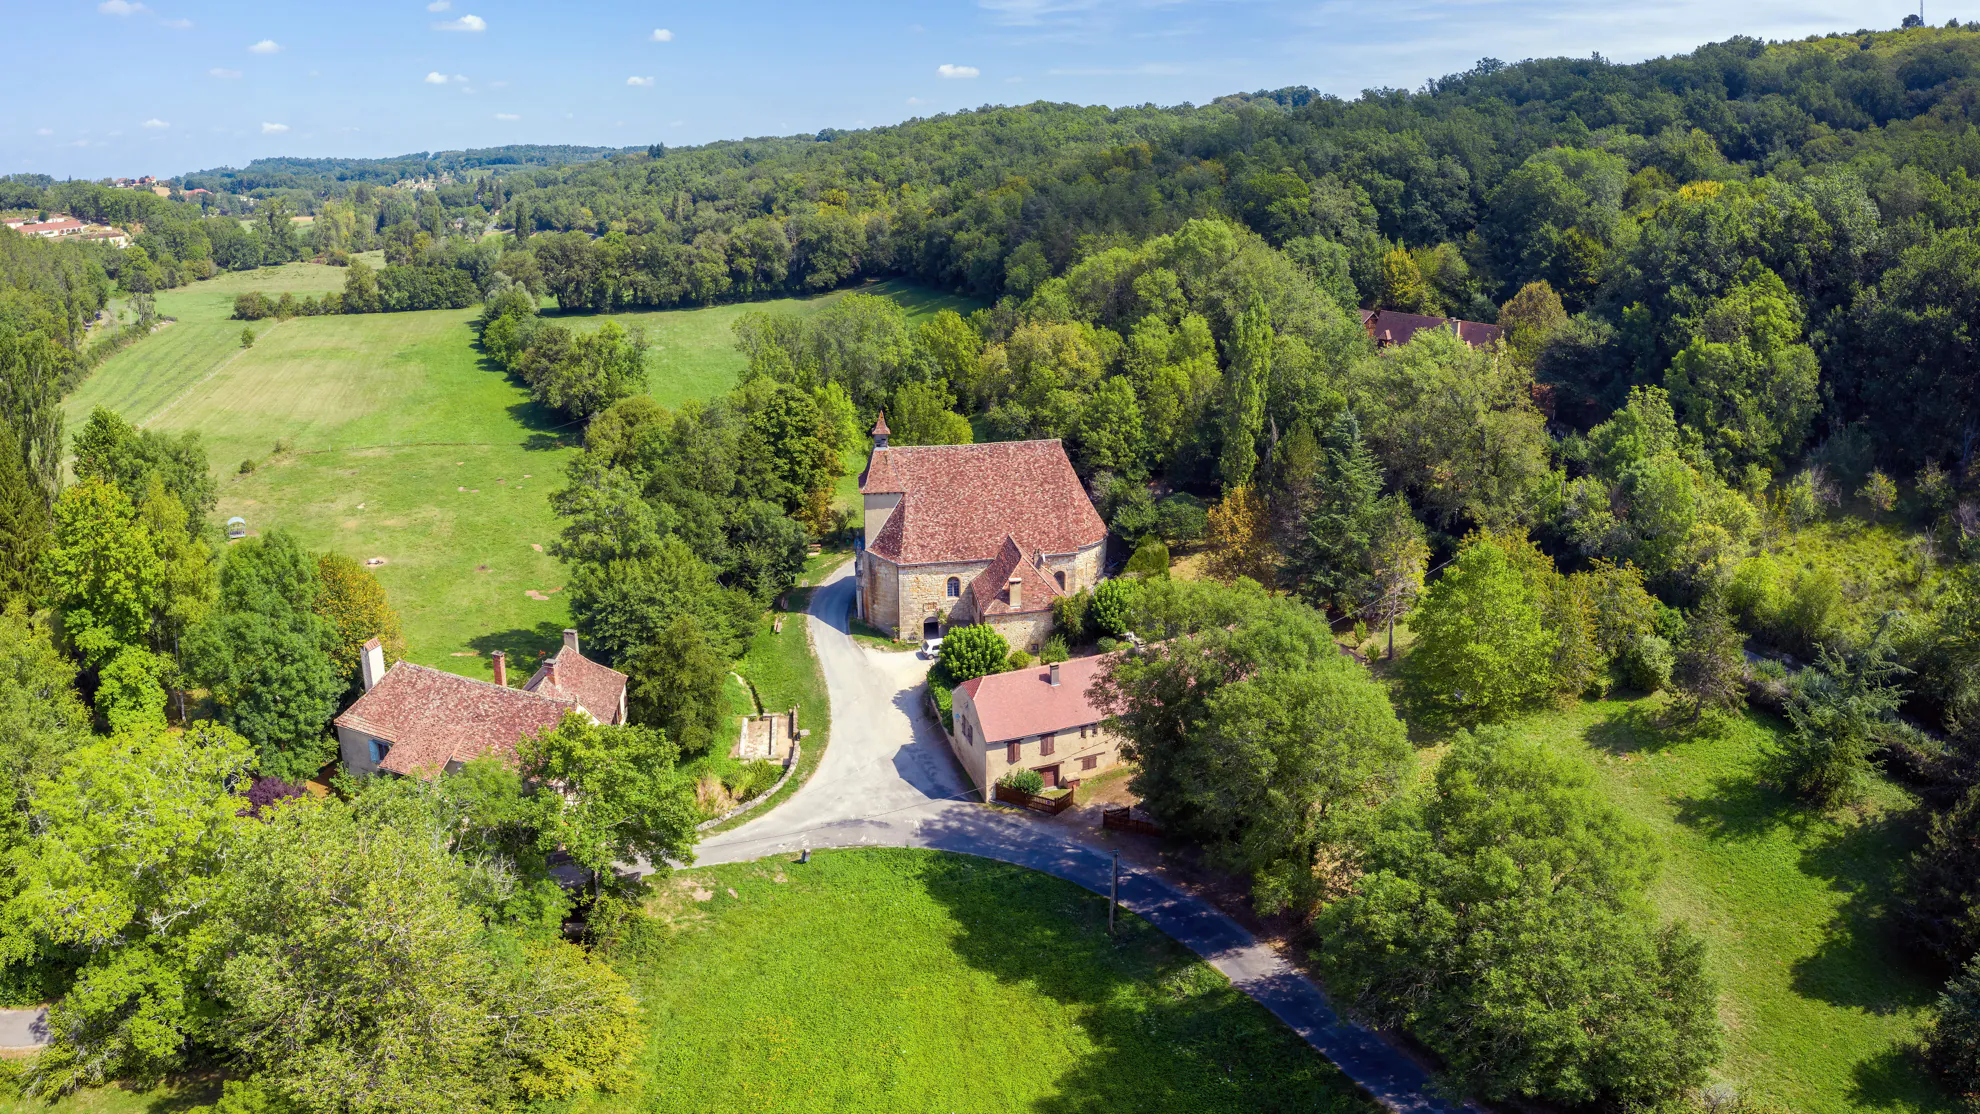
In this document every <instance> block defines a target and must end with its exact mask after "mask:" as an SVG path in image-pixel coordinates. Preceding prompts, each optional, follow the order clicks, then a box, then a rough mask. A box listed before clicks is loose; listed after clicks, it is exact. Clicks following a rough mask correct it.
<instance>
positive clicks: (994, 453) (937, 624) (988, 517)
mask: <svg viewBox="0 0 1980 1114" xmlns="http://www.w3.org/2000/svg"><path fill="white" fill-rule="evenodd" d="M888 435H889V431H888V429H887V417H886V415H885V414H882V415H881V416H880V420H879V421H878V422H877V423H875V425H874V427H873V455H872V458H871V459H870V460H868V462H867V465H866V471H865V472H863V473H861V474H860V477H859V491H860V495H861V496H862V497H863V498H864V500H865V509H866V532H865V543H864V545H863V546H862V547H861V548H860V550H859V553H858V557H857V563H856V565H855V566H854V569H855V584H856V595H855V598H856V601H857V602H856V604H855V606H856V607H857V609H858V613H859V617H860V618H861V619H863V620H864V621H865V622H866V623H868V624H869V625H871V626H874V627H877V628H879V629H880V630H883V631H886V632H887V633H889V634H891V635H893V636H894V637H895V638H897V639H903V640H913V639H918V638H934V637H937V636H939V635H941V634H942V633H943V632H944V631H946V630H948V629H949V628H950V627H952V626H967V625H970V624H973V623H988V624H990V625H991V626H994V627H996V628H997V629H998V630H999V631H1000V632H1001V633H1002V634H1003V635H1004V638H1005V640H1006V641H1008V642H1009V643H1010V644H1011V646H1012V648H1014V649H1026V650H1031V651H1034V652H1035V651H1037V650H1038V649H1039V648H1041V647H1042V646H1043V645H1044V644H1045V640H1046V638H1048V637H1049V636H1050V635H1051V632H1052V601H1053V600H1055V599H1058V598H1059V597H1060V596H1062V595H1067V594H1069V593H1073V592H1078V591H1080V590H1081V589H1084V588H1091V587H1093V586H1094V585H1095V584H1097V583H1098V582H1099V581H1100V576H1101V571H1102V568H1103V558H1104V556H1105V549H1106V543H1107V525H1106V523H1104V522H1102V521H1101V520H1100V513H1099V512H1098V511H1096V510H1094V509H1093V501H1092V500H1091V499H1089V498H1087V495H1086V489H1085V488H1084V487H1083V486H1082V485H1081V484H1080V482H1079V476H1078V475H1077V474H1075V473H1074V472H1073V467H1072V462H1071V461H1070V460H1068V459H1067V458H1066V450H1065V446H1064V445H1062V444H1061V443H1060V442H1058V441H1001V442H994V443H991V444H987V445H915V446H903V447H901V448H890V447H889V446H888V444H887V438H888Z"/></svg>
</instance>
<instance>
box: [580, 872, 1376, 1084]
mask: <svg viewBox="0 0 1980 1114" xmlns="http://www.w3.org/2000/svg"><path fill="white" fill-rule="evenodd" d="M703 895H705V896H703ZM698 897H700V898H701V899H700V900H697V898H698ZM651 909H652V911H653V912H654V913H655V914H657V915H658V916H660V917H662V918H664V919H665V921H666V922H667V924H668V926H669V928H668V931H667V932H666V933H664V939H663V940H660V941H656V942H653V943H652V944H651V945H650V946H649V947H647V948H646V949H645V950H644V954H642V955H640V956H639V957H638V958H637V959H621V960H619V961H618V962H619V963H620V964H621V966H622V967H623V968H624V969H625V970H626V971H627V973H628V974H629V975H630V976H632V977H633V979H634V980H635V983H636V984H637V985H638V986H639V987H640V989H641V992H642V997H643V1000H644V1005H645V1007H646V1016H647V1019H648V1024H649V1026H650V1035H649V1038H648V1044H647V1049H646V1052H645V1054H644V1057H643V1062H642V1064H641V1065H640V1068H639V1070H638V1071H637V1072H636V1075H637V1077H638V1079H639V1081H640V1082H639V1084H638V1089H637V1090H636V1091H633V1092H631V1093H627V1094H622V1095H605V1096H598V1097H597V1098H595V1099H593V1100H591V1101H588V1102H585V1103H580V1104H577V1106H576V1107H575V1109H576V1110H579V1111H583V1112H585V1114H592V1112H600V1114H602V1112H605V1111H614V1112H616V1111H622V1110H641V1111H649V1112H653V1114H661V1112H668V1111H682V1112H690V1111H691V1112H694V1114H720V1112H729V1111H735V1112H742V1111H751V1112H755V1111H770V1110H774V1111H779V1112H781V1114H802V1112H807V1111H834V1112H863V1111H899V1112H903V1114H908V1112H912V1114H922V1112H933V1111H939V1112H949V1111H968V1112H970V1114H992V1112H999V1111H1029V1112H1046V1114H1053V1112H1072V1111H1082V1112H1084V1111H1095V1112H1097V1111H1151V1112H1152V1111H1190V1112H1192V1114H1213V1112H1220V1111H1231V1112H1243V1114H1269V1112H1277V1111H1287V1112H1291V1111H1300V1112H1302V1114H1308V1112H1316V1111H1371V1112H1372V1111H1373V1110H1375V1109H1376V1108H1375V1107H1374V1104H1372V1103H1370V1102H1368V1101H1367V1100H1366V1099H1365V1098H1363V1097H1362V1096H1361V1095H1360V1094H1359V1092H1357V1091H1355V1090H1354V1089H1353V1088H1352V1086H1351V1085H1350V1084H1348V1083H1347V1082H1346V1081H1345V1080H1344V1079H1343V1078H1342V1077H1341V1075H1340V1074H1339V1072H1338V1071H1336V1070H1335V1069H1334V1067H1333V1066H1332V1065H1331V1064H1329V1063H1328V1062H1327V1061H1326V1060H1325V1059H1324V1058H1323V1057H1321V1056H1320V1055H1319V1054H1318V1053H1316V1052H1314V1051H1313V1050H1312V1049H1311V1048H1310V1047H1309V1046H1307V1045H1306V1044H1305V1042H1304V1041H1302V1040H1300V1039H1299V1037H1298V1036H1296V1035H1295V1034H1294V1033H1293V1032H1292V1031H1291V1030H1290V1029H1287V1028H1286V1027H1285V1026H1284V1025H1283V1024H1281V1023H1280V1022H1279V1021H1278V1020H1277V1019H1275V1018H1273V1017H1272V1016H1271V1015H1270V1014H1268V1013H1267V1012H1266V1011H1265V1009H1264V1008H1263V1007H1262V1006H1259V1005H1258V1004H1257V1003H1255V1002H1253V1001H1251V1000H1250V999H1249V998H1246V997H1245V996H1244V995H1242V994H1240V993H1238V992H1237V991H1236V990H1233V989H1232V988H1231V986H1230V984H1229V983H1228V982H1226V981H1225V980H1224V978H1223V976H1221V975H1219V974H1217V973H1216V972H1215V971H1213V970H1211V969H1210V968H1209V967H1207V966H1206V965H1204V964H1202V963H1201V962H1199V961H1198V960H1197V959H1196V958H1195V957H1194V956H1193V955H1191V954H1189V953H1188V952H1187V951H1185V950H1184V949H1183V948H1182V947H1181V946H1180V945H1178V944H1176V943H1175V942H1173V941H1171V940H1170V939H1169V938H1168V937H1166V936H1164V935H1162V934H1161V933H1160V932H1158V931H1157V930H1155V929H1154V928H1152V927H1150V926H1148V925H1147V924H1146V923H1144V922H1142V921H1141V920H1139V919H1138V918H1135V917H1133V916H1128V917H1126V918H1125V922H1124V925H1123V928H1122V931H1121V934H1120V936H1119V937H1118V938H1116V939H1109V937H1108V936H1107V931H1106V924H1107V909H1106V902H1105V901H1104V900H1103V899H1101V898H1099V897H1097V896H1095V895H1093V894H1090V893H1088V892H1086V891H1085V890H1082V889H1080V888H1078V887H1076V886H1074V885H1072V884H1071V883H1068V882H1062V881H1060V880H1058V879H1055V878H1051V877H1048V876H1046V875H1042V874H1036V873H1033V872H1031V871H1028V870H1023V869H1020V868H1017V867H1011V866H1006V865H1004V864H1001V863H993V862H990V861H987V860H979V859H972V858H968V857H966V856H958V855H949V854H943V853H939V852H926V851H910V850H906V849H893V848H889V849H876V850H870V851H836V852H822V853H819V854H815V855H813V856H812V859H811V862H810V863H808V864H805V865H803V866H798V865H796V864H795V863H792V862H788V861H766V862H761V863H749V864H741V865H734V866H723V867H714V868H708V869H694V870H689V871H684V872H681V873H680V874H677V875H676V876H675V877H674V878H673V879H671V880H670V882H668V883H666V884H665V885H664V889H663V890H662V892H661V894H660V895H659V896H658V897H657V898H656V899H655V900H654V901H653V903H652V905H651Z"/></svg>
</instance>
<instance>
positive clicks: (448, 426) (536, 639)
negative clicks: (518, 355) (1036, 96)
mask: <svg viewBox="0 0 1980 1114" xmlns="http://www.w3.org/2000/svg"><path fill="white" fill-rule="evenodd" d="M345 273H346V272H345V271H344V270H343V269H342V268H336V267H326V266H319V265H315V264H307V263H296V264H289V265H286V266H283V267H279V268H266V269H263V270H260V271H252V272H238V273H230V274H227V275H223V276H220V277H218V278H215V279H213V280H210V281H208V282H202V283H195V284H193V285H192V286H188V287H182V288H180V289H178V290H171V291H165V292H163V293H161V294H159V295H158V305H159V310H160V312H161V313H164V314H166V315H168V316H171V317H174V318H176V319H177V320H176V322H175V323H174V324H172V325H170V326H168V327H167V328H165V329H163V330H161V331H160V332H158V333H156V334H154V335H153V336H151V337H148V338H146V339H145V340H143V341H141V342H139V343H138V344H135V345H132V346H131V347H130V348H128V349H125V350H124V351H122V352H120V353H118V354H117V355H116V356H114V357H112V358H111V359H110V360H108V361H106V362H105V363H104V365H103V366H102V367H101V368H98V369H97V371H96V373H95V374H94V375H92V376H91V377H90V378H89V379H88V380H87V381H85V382H84V383H83V384H82V386H81V387H79V388H78V389H77V390H76V392H75V393H74V394H72V395H71V396H70V397H69V399H68V400H67V402H66V404H65V408H66V411H67V418H68V422H69V425H70V428H71V429H73V428H76V427H77V426H79V425H80V424H81V423H82V421H83V420H84V419H86V418H87V417H88V415H89V412H90V410H91V409H92V408H94V407H96V406H107V407H109V408H110V409H112V410H115V411H116V412H118V413H119V414H122V415H123V416H125V417H126V418H129V419H131V420H132V421H135V422H138V423H140V424H142V425H145V426H148V427H151V428H157V429H163V430H173V431H177V430H184V429H198V430H200V431H201V433H202V435H203V436H204V438H205V440H206V445H207V451H208V454H209V457H210V459H211V461H212V463H213V467H214V469H215V471H216V473H217V474H218V475H219V476H220V478H221V484H220V496H221V497H220V504H219V507H218V510H217V515H218V517H219V518H220V519H221V520H223V521H224V520H225V519H226V518H227V517H229V516H232V515H240V516H242V517H244V518H246V519H247V520H248V525H249V528H250V529H251V530H254V531H263V530H269V529H274V528H278V527H279V528H283V529H288V530H291V531H293V532H295V533H296V534H297V535H298V536H299V537H301V538H302V540H303V541H304V543H305V544H307V545H309V546H311V547H312V548H316V549H326V550H336V551H339V552H343V553H346V554H348V555H349V556H351V557H354V558H356V559H358V560H367V559H370V558H384V560H385V564H383V565H382V566H378V567H376V568H375V570H374V571H375V572H376V573H377V575H378V577H379V580H380V581H381V582H382V583H383V584H384V585H385V588H386V591H387V593H388V594H389V595H390V597H391V599H392V602H393V605H394V606H395V607H396V608H397V609H398V611H399V615H400V618H401V621H402V623H403V625H404V628H405V634H406V641H407V646H408V656H409V657H410V658H411V659H412V660H414V661H418V662H421V663H424V664H427V665H433V666H438V667H440V668H445V669H452V670H455V671H456V672H461V673H465V674H467V675H470V676H477V677H486V676H488V673H489V666H488V661H489V654H490V652H491V651H494V650H498V649H499V650H506V651H508V652H509V653H510V654H511V656H512V657H515V658H517V660H518V661H519V662H529V661H533V660H534V659H535V658H536V657H537V656H538V655H539V654H541V653H544V652H547V651H549V650H551V649H553V648H554V647H555V645H556V644H557V640H558V637H559V632H560V631H561V630H562V629H563V627H564V626H565V625H566V624H567V623H568V621H569V609H568V608H567V606H566V605H565V603H564V597H563V595H562V594H561V593H560V591H559V589H561V588H562V587H563V586H564V574H563V568H562V563H561V562H559V561H558V560H556V559H555V558H553V557H550V556H548V555H547V554H546V553H545V552H544V551H543V550H542V548H540V547H543V546H546V545H547V544H548V543H549V541H550V540H551V539H552V538H553V537H554V536H555V535H556V532H557V523H556V521H555V516H554V515H553V514H552V513H551V511H550V507H549V503H548V501H547V496H548V494H549V493H550V492H551V491H552V490H554V489H555V488H556V487H558V486H560V485H561V483H562V480H563V471H564V466H565V464H566V463H567V462H568V461H569V459H570V458H571V456H572V455H574V454H575V453H576V452H577V446H578V444H579V440H578V439H579V436H580V433H579V430H578V429H577V428H576V427H575V426H573V425H571V424H570V423H569V422H567V421H566V420H565V419H563V418H562V417H561V416H560V415H557V414H554V413H551V412H548V411H545V410H543V409H542V408H540V407H538V406H536V405H535V404H534V403H532V402H531V401H530V399H529V397H528V394H527V392H526V391H524V390H523V389H522V388H521V387H520V386H519V385H517V384H516V383H514V382H512V381H510V380H509V379H508V378H507V377H506V376H505V375H503V374H502V373H501V372H499V371H497V370H496V369H494V368H493V367H492V366H491V365H489V364H487V363H486V362H485V361H484V360H483V359H482V358H481V356H480V354H479V353H478V352H477V351H476V350H475V348H474V346H473V333H472V330H471V327H470V323H471V322H472V320H473V318H474V316H475V313H476V312H477V311H476V310H436V311H429V312H419V313H392V314H365V315H352V316H331V317H314V318H294V319H291V320H288V321H282V322H275V321H259V322H254V323H253V325H252V327H253V329H254V331H255V333H256V339H255V343H254V346H253V347H251V348H242V347H241V344H240V333H241V329H242V326H243V322H240V321H234V320H232V319H231V318H230V316H229V315H230V314H231V313H232V311H233V300H234V297H235V296H236V295H237V294H240V293H242V292H244V291H248V290H260V291H263V292H266V293H270V294H275V293H281V292H283V291H288V292H291V293H296V294H307V293H320V292H323V291H326V290H335V289H340V288H341V287H342V284H343V281H344V275H345ZM868 289H872V290H875V291H876V292H879V293H884V294H888V295H890V296H893V297H896V298H898V299H900V300H901V301H902V302H903V303H904V304H906V305H908V306H909V308H910V309H911V310H912V311H913V312H916V313H923V312H933V311H934V310H935V309H939V308H943V307H945V306H949V305H955V304H958V303H956V302H955V301H954V300H953V299H949V298H946V297H943V296H940V295H935V294H931V293H929V292H926V291H921V290H918V289H916V288H912V287H905V286H900V285H898V284H890V283H889V284H875V285H874V286H872V287H869V288H868ZM838 296H839V295H838V294H831V295H825V296H823V297H819V298H811V299H784V300H780V301H770V302H760V303H751V304H750V305H748V306H719V307H715V308H712V309H701V310H670V311H653V312H642V313H628V314H617V315H612V316H611V317H609V318H606V317H595V316H573V317H570V318H566V319H564V320H566V321H567V323H568V324H570V325H571V326H572V327H575V328H581V329H589V328H596V327H598V325H599V324H602V322H603V321H604V320H619V321H621V322H623V323H627V324H637V325H640V326H641V327H643V328H645V329H646V330H647V331H648V334H649V336H651V337H652V339H653V354H652V357H651V375H650V380H649V387H650V390H651V391H652V393H653V395H654V396H655V398H657V399H658V400H659V401H661V402H662V403H663V404H666V405H670V406H671V405H679V404H680V403H682V402H684V401H686V400H688V399H691V398H707V397H711V396H713V395H717V394H720V393H722V392H723V391H726V390H728V389H729V388H730V387H731V386H733V385H734V383H735V381H736V379H737V376H738V375H739V374H740V373H741V371H742V370H743V367H744V361H743V359H742V356H741V355H740V354H739V353H737V352H736V351H735V349H734V347H733V344H732V334H731V331H730V330H731V325H732V324H733V322H734V320H735V318H736V317H737V316H739V315H740V314H741V313H742V312H744V311H745V310H747V309H765V310H772V311H776V310H788V311H793V312H815V311H816V310H817V309H818V308H820V307H822V306H823V305H825V304H826V303H827V302H828V301H829V300H830V299H831V298H834V297H838ZM278 442H280V443H281V444H282V445H284V446H285V450H284V451H282V452H279V453H278V452H276V451H275V449H276V445H277V443H278ZM243 461H253V462H254V465H255V467H254V470H253V471H252V472H248V473H243V472H241V471H239V468H240V465H241V463H242V462H243ZM531 592H534V593H537V594H538V595H541V596H544V597H547V598H544V599H538V598H536V597H535V596H532V595H530V594H529V593H531Z"/></svg>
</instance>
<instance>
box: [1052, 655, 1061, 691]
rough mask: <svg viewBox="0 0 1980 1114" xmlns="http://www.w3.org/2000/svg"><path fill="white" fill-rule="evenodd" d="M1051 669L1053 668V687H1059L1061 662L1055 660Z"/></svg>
mask: <svg viewBox="0 0 1980 1114" xmlns="http://www.w3.org/2000/svg"><path fill="white" fill-rule="evenodd" d="M1051 670H1052V687H1053V688H1058V687H1059V663H1058V662H1056V661H1055V662H1053V663H1052V665H1051Z"/></svg>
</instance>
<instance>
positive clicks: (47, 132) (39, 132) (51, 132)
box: [34, 128, 55, 135]
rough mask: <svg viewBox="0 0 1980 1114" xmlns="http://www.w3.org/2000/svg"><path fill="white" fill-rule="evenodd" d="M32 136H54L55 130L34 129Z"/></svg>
mask: <svg viewBox="0 0 1980 1114" xmlns="http://www.w3.org/2000/svg"><path fill="white" fill-rule="evenodd" d="M34 134H36V135H54V134H55V129H54V128H36V129H34Z"/></svg>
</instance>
